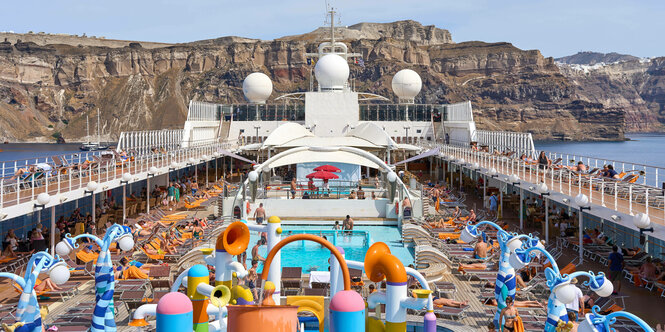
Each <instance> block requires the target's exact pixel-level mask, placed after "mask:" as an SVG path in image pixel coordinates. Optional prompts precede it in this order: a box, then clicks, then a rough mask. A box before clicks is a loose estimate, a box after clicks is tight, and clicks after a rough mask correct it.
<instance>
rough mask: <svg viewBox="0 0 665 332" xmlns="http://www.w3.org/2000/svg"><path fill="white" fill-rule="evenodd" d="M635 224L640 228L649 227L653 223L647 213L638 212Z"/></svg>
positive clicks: (634, 219) (634, 218)
mask: <svg viewBox="0 0 665 332" xmlns="http://www.w3.org/2000/svg"><path fill="white" fill-rule="evenodd" d="M633 224H635V227H637V228H639V229H643V228H649V225H651V219H650V218H649V215H647V214H644V213H638V214H636V215H634V216H633Z"/></svg>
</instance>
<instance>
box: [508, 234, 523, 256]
mask: <svg viewBox="0 0 665 332" xmlns="http://www.w3.org/2000/svg"><path fill="white" fill-rule="evenodd" d="M506 246H508V250H510V252H515V250H517V249H519V248H521V247H522V241H521V240H520V239H519V238H517V237H514V238H512V239H510V240H508V243H506Z"/></svg>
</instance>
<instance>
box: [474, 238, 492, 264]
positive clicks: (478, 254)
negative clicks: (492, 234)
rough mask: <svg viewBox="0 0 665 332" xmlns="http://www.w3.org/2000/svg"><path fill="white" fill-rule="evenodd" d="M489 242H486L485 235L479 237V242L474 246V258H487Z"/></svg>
mask: <svg viewBox="0 0 665 332" xmlns="http://www.w3.org/2000/svg"><path fill="white" fill-rule="evenodd" d="M487 250H488V247H487V243H486V242H485V237H484V236H480V237H478V242H477V243H476V245H475V246H474V247H473V258H475V259H487Z"/></svg>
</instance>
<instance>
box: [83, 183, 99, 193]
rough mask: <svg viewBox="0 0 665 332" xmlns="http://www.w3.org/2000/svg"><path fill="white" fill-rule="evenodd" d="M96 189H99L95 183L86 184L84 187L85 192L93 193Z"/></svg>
mask: <svg viewBox="0 0 665 332" xmlns="http://www.w3.org/2000/svg"><path fill="white" fill-rule="evenodd" d="M97 187H99V185H98V184H97V182H95V181H90V182H88V184H87V185H86V186H85V190H86V191H90V192H93V191H95V190H97Z"/></svg>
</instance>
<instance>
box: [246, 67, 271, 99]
mask: <svg viewBox="0 0 665 332" xmlns="http://www.w3.org/2000/svg"><path fill="white" fill-rule="evenodd" d="M242 93H244V94H245V98H247V100H248V101H249V102H250V103H254V104H265V102H266V100H267V99H268V97H270V95H271V94H272V81H271V80H270V77H268V75H266V74H264V73H251V74H249V75H248V76H247V77H246V78H245V80H244V81H243V82H242Z"/></svg>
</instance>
